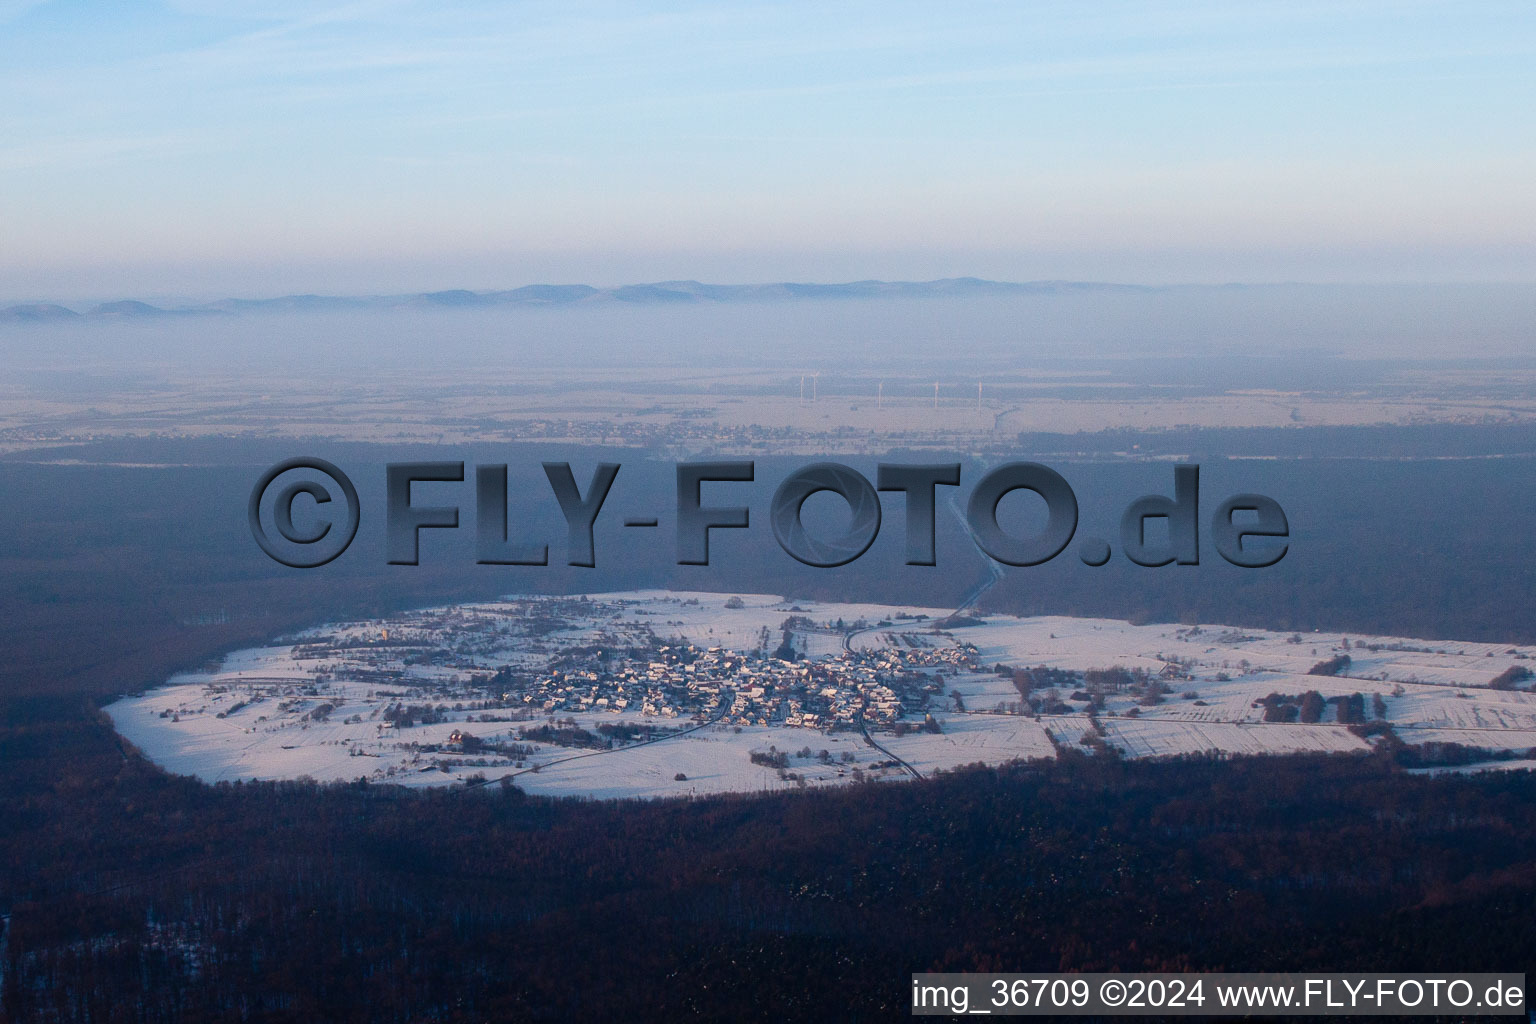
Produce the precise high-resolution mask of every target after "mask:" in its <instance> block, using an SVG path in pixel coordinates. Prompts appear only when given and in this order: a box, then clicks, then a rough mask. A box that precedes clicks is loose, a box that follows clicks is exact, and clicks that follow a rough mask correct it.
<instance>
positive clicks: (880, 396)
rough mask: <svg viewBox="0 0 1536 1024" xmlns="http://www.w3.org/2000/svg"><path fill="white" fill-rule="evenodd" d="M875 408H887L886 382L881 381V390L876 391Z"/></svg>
mask: <svg viewBox="0 0 1536 1024" xmlns="http://www.w3.org/2000/svg"><path fill="white" fill-rule="evenodd" d="M875 408H876V409H884V408H885V381H881V382H880V387H879V389H878V390H876V391H875Z"/></svg>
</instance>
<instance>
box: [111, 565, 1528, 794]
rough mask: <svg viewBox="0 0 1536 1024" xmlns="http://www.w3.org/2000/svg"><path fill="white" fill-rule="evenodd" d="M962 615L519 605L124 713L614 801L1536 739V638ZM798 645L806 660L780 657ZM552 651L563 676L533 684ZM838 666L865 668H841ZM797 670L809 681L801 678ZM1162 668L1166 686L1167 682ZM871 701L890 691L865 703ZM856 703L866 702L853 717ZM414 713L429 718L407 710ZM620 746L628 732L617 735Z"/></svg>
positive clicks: (273, 770)
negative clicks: (663, 668) (1535, 643)
mask: <svg viewBox="0 0 1536 1024" xmlns="http://www.w3.org/2000/svg"><path fill="white" fill-rule="evenodd" d="M946 614H947V613H946V612H945V611H944V610H942V609H921V608H906V607H893V606H886V605H877V604H830V603H813V602H806V601H801V602H799V603H798V604H795V605H789V604H786V603H785V602H784V601H783V600H781V599H780V598H777V597H771V596H763V595H740V596H738V597H734V598H733V597H732V596H731V595H725V594H703V593H672V592H665V591H641V592H630V593H624V594H608V595H594V596H593V597H592V598H591V599H590V600H587V601H583V602H581V603H578V602H576V601H573V600H572V599H540V598H508V599H506V600H505V601H503V602H490V603H485V604H474V605H463V606H455V607H451V608H439V609H427V610H424V611H420V612H413V613H408V614H404V615H400V616H396V617H393V618H391V619H389V620H375V621H370V622H356V623H344V624H330V625H326V626H321V627H317V628H316V629H313V630H309V631H307V632H305V633H304V634H301V635H298V636H294V637H288V638H284V639H283V640H282V642H280V643H274V644H272V645H271V646H267V647H261V648H254V649H251V650H244V651H238V652H235V653H233V654H231V655H229V656H228V657H227V658H225V659H224V660H223V662H222V663H221V664H219V665H217V666H209V667H208V668H207V670H205V671H202V672H196V673H189V674H185V675H181V676H177V677H175V678H173V679H171V680H169V681H168V682H167V683H166V684H165V685H164V686H162V687H159V688H157V689H154V690H151V691H149V692H146V693H142V694H136V695H132V696H128V697H125V698H123V699H121V700H119V701H118V702H116V703H114V704H113V705H111V706H110V707H109V708H108V709H107V712H108V714H109V715H110V716H111V718H112V721H113V723H114V724H115V726H116V727H117V729H118V731H119V732H120V733H121V734H122V735H123V736H124V737H125V738H126V739H127V740H128V741H130V742H131V743H133V744H134V745H135V746H137V747H138V748H139V749H140V750H142V751H143V752H144V753H145V754H146V755H147V756H148V757H150V758H151V759H152V760H154V761H155V762H156V763H157V764H160V765H161V766H163V767H164V768H166V769H167V770H168V771H171V772H175V773H179V774H186V775H193V776H196V777H198V778H201V779H204V780H207V781H210V782H217V781H225V780H235V779H291V778H301V777H309V778H312V779H315V780H317V781H322V782H325V781H351V780H355V779H358V778H364V779H368V780H370V781H374V782H385V783H394V784H402V785H412V786H422V785H444V784H451V783H464V782H474V783H479V782H481V781H482V779H483V780H484V781H485V782H488V783H495V782H497V781H498V780H500V779H502V778H509V779H510V780H511V781H512V782H513V783H515V784H516V785H517V786H518V787H520V788H522V789H524V790H527V791H529V792H534V793H546V794H551V795H569V796H587V797H596V798H611V797H653V796H677V795H688V794H705V793H718V792H757V791H765V790H776V789H782V788H786V787H795V786H808V785H835V784H841V783H848V782H853V781H857V780H879V779H894V778H906V777H910V776H911V775H912V774H914V773H915V774H919V775H928V774H931V773H933V772H935V771H944V770H952V769H954V768H957V767H959V766H962V765H969V764H975V763H978V762H979V763H984V764H1001V763H1004V762H1007V761H1011V760H1016V759H1031V758H1050V757H1054V756H1057V751H1058V749H1060V748H1072V749H1077V750H1083V751H1085V752H1088V753H1090V754H1094V753H1099V752H1102V751H1104V750H1113V751H1118V752H1119V753H1120V754H1122V755H1123V756H1127V757H1158V756H1167V755H1174V754H1183V753H1212V754H1282V753H1293V752H1334V751H1338V752H1344V751H1361V750H1366V749H1368V748H1369V746H1370V745H1371V743H1372V742H1376V740H1375V739H1364V738H1361V736H1360V735H1358V734H1357V732H1355V731H1351V730H1350V729H1349V728H1348V727H1347V726H1346V725H1345V724H1343V723H1342V722H1341V721H1340V716H1341V715H1342V714H1344V708H1345V706H1346V705H1347V704H1348V703H1349V701H1351V700H1354V701H1355V707H1356V708H1357V709H1359V708H1362V707H1363V709H1364V720H1366V721H1367V722H1373V723H1375V724H1376V725H1377V726H1382V725H1385V726H1389V727H1390V729H1391V730H1392V731H1393V732H1395V734H1396V736H1397V737H1398V738H1400V739H1401V740H1402V741H1403V742H1405V743H1425V742H1433V743H1456V744H1461V745H1463V746H1469V747H1476V748H1480V749H1483V750H1488V751H1510V752H1516V753H1521V754H1523V753H1525V752H1526V751H1527V750H1530V749H1532V748H1536V694H1532V693H1530V692H1525V691H1526V690H1528V689H1529V687H1530V686H1531V681H1530V680H1523V681H1519V682H1517V683H1516V685H1517V686H1519V687H1520V689H1518V690H1507V689H1504V690H1494V689H1490V688H1489V684H1490V682H1492V681H1493V680H1494V678H1495V677H1497V676H1499V675H1500V673H1503V672H1505V671H1506V670H1507V669H1510V668H1511V667H1514V668H1516V669H1517V670H1518V669H1519V668H1521V667H1525V666H1530V665H1533V664H1536V649H1532V648H1528V647H1520V646H1510V645H1506V644H1478V643H1462V642H1456V641H1427V640H1413V639H1408V638H1401V637H1361V636H1349V637H1345V636H1343V635H1339V634H1323V633H1310V634H1306V635H1297V634H1285V633H1274V632H1267V631H1263V630H1253V629H1235V628H1228V627H1223V626H1203V627H1184V626H1176V625H1168V624H1163V625H1146V626H1133V625H1130V624H1128V623H1125V622H1119V621H1114V620H1106V619H1074V618H1065V617H1056V616H1048V617H1037V618H1028V619H1020V618H1014V617H1008V616H990V617H988V618H986V619H985V620H984V621H982V622H981V623H980V624H975V625H946V624H945V623H944V622H943V621H942V620H943V619H944V618H945V616H946ZM792 617H793V618H794V619H795V620H796V621H795V624H794V625H793V626H792V627H789V626H788V625H787V622H786V620H789V619H791V618H792ZM781 641H787V642H789V643H790V645H791V646H792V647H793V649H795V650H796V651H797V652H798V653H799V654H800V656H801V659H802V660H800V661H797V662H793V663H789V662H783V661H779V660H776V659H775V657H774V655H773V653H772V652H773V651H774V650H775V649H781V648H780V644H781ZM646 645H649V646H646ZM685 646H687V647H688V648H689V649H690V650H691V651H692V652H693V653H692V654H690V655H689V658H692V657H700V658H703V659H705V660H700V661H699V662H698V663H697V665H694V664H689V665H686V666H685V665H681V664H678V665H673V666H671V667H670V668H668V671H672V670H674V669H675V670H676V672H677V673H679V678H686V679H687V694H686V695H684V694H683V688H682V686H681V684H677V685H676V686H674V688H673V689H671V690H668V689H666V688H665V687H664V686H657V685H655V684H656V679H657V678H658V672H660V669H658V668H657V666H658V665H660V664H661V663H660V662H658V661H651V662H649V663H647V662H646V660H645V659H646V658H648V657H649V658H660V657H662V656H663V655H661V654H657V653H655V652H657V651H661V652H665V651H669V650H670V651H672V652H673V655H671V656H674V657H675V654H676V652H677V651H679V650H682V649H683V648H684V647H685ZM620 649H627V650H629V651H631V654H629V655H627V657H629V658H630V659H631V660H630V661H628V662H624V663H623V665H624V666H629V667H631V668H634V667H635V666H638V667H639V669H641V670H643V669H644V667H645V666H646V665H647V664H649V665H650V666H651V669H652V671H651V676H650V679H649V685H650V689H649V690H646V689H645V686H646V685H648V680H647V679H646V678H644V677H640V678H636V676H637V675H638V674H639V673H638V672H637V671H631V672H629V674H628V675H627V676H625V677H624V678H622V679H619V678H617V675H616V677H615V679H614V680H608V679H599V675H600V673H597V672H591V673H585V669H586V668H588V667H590V666H592V665H594V664H601V665H617V663H615V662H610V661H603V660H602V659H605V658H609V657H610V655H611V652H614V651H618V650H620ZM594 652H596V653H594ZM635 652H639V653H635ZM646 652H651V653H646ZM705 652H708V653H705ZM717 652H719V653H717ZM731 652H742V656H743V657H745V658H746V659H748V660H747V661H746V662H745V664H746V665H747V667H746V668H744V669H743V668H740V667H739V665H740V663H741V660H742V659H741V658H737V662H738V665H737V666H735V667H732V668H731V670H732V671H740V672H745V673H749V674H746V675H738V676H731V677H729V678H726V677H723V676H722V677H721V678H720V679H718V680H714V681H713V682H711V680H710V679H708V678H706V677H707V676H708V675H709V672H710V671H712V670H711V669H710V667H709V666H711V665H713V664H715V663H716V661H717V660H718V659H720V658H724V657H727V656H730V655H731ZM1341 655H1347V656H1348V658H1349V659H1350V660H1349V663H1348V665H1347V666H1346V667H1345V668H1344V670H1343V674H1340V675H1333V676H1330V675H1311V674H1308V670H1309V669H1310V668H1312V667H1313V666H1315V665H1317V664H1318V663H1319V662H1322V661H1326V660H1328V659H1330V658H1334V657H1338V656H1341ZM573 658H578V659H579V658H584V659H586V660H585V661H579V660H576V661H573V660H572V659H573ZM593 659H597V660H596V661H594V660H593ZM710 659H714V660H710ZM685 660H686V659H685ZM553 665H559V666H563V668H564V670H565V674H564V675H561V673H560V672H554V673H553V675H554V678H553V680H551V679H548V678H544V679H541V680H538V681H535V678H534V677H536V676H539V674H540V673H545V674H546V675H548V674H549V673H550V671H551V670H550V666H553ZM700 666H702V667H703V670H702V671H697V672H696V671H695V669H698V668H699V667H700ZM807 666H809V668H807ZM861 666H862V667H861ZM999 666H1002V667H1003V668H1004V671H1003V672H1002V673H1000V672H999V671H998V668H999ZM1117 666H1118V667H1121V668H1124V669H1127V670H1130V671H1132V672H1133V673H1136V679H1137V680H1138V683H1137V688H1136V689H1131V688H1125V689H1115V690H1112V691H1107V692H1098V693H1097V694H1096V695H1095V696H1096V701H1095V702H1094V703H1090V700H1089V694H1088V693H1087V692H1086V690H1085V686H1086V684H1084V683H1083V682H1082V680H1083V678H1084V676H1083V673H1085V672H1088V670H1094V669H1108V668H1111V667H1117ZM728 667H729V666H728ZM1038 667H1044V668H1046V669H1057V670H1063V671H1065V672H1067V673H1071V676H1070V677H1063V676H1054V677H1051V678H1055V679H1058V680H1059V679H1066V678H1070V679H1071V680H1072V681H1070V682H1065V683H1061V684H1059V685H1052V686H1048V687H1045V688H1043V689H1042V688H1041V687H1040V686H1038V685H1036V687H1035V689H1034V691H1033V692H1032V693H1031V694H1030V695H1029V696H1028V697H1027V698H1026V697H1025V696H1024V694H1023V693H1022V692H1021V690H1020V689H1019V688H1018V687H1017V686H1016V685H1015V680H1014V679H1013V678H1012V674H1011V672H1008V671H1007V670H1010V669H1036V668H1038ZM498 670H500V673H499V674H497V673H498ZM770 670H771V671H773V672H779V673H781V674H783V678H778V677H775V678H777V680H778V683H779V687H778V691H777V692H780V693H786V694H792V695H793V696H796V697H797V698H798V699H799V700H804V701H810V700H811V699H813V698H817V695H818V694H819V693H820V694H824V695H825V696H824V698H817V699H822V700H823V703H824V704H827V702H830V704H829V705H828V706H827V707H823V708H822V710H823V712H824V713H823V714H822V715H821V716H820V718H819V720H818V721H817V723H816V725H815V726H814V727H807V726H805V725H796V724H793V723H794V722H795V721H796V720H797V719H796V718H795V715H794V714H793V713H788V709H792V708H797V707H799V706H800V705H799V704H798V703H797V702H796V701H791V700H789V699H787V698H785V699H782V700H775V699H774V698H773V693H774V692H775V687H774V685H773V682H774V680H772V679H769V681H768V685H766V687H764V686H762V685H755V684H760V683H761V682H762V680H764V679H767V678H768V677H767V676H766V675H764V674H759V675H751V674H750V673H751V672H760V673H767V672H769V671H770ZM860 671H862V672H865V673H866V674H865V676H856V675H855V674H854V673H856V672H860ZM683 672H686V673H688V674H687V675H686V676H684V675H682V674H681V673H683ZM838 672H847V673H849V674H848V675H847V676H846V679H844V681H837V680H839V679H843V677H839V676H837V675H836V673H838ZM584 673H585V674H584ZM615 673H617V668H615ZM794 673H799V674H800V675H799V676H798V677H796V676H794ZM808 673H809V674H808ZM818 673H820V674H819V675H818ZM828 673H832V675H831V676H828ZM1090 677H1091V673H1090ZM829 678H831V679H833V680H834V682H835V683H836V685H832V684H829V683H828V679H829ZM877 678H878V680H879V682H878V684H877V683H876V682H874V681H873V680H876V679H877ZM786 679H787V680H789V681H790V682H793V683H794V685H795V686H797V687H799V689H795V690H793V691H791V690H789V689H787V688H786V682H785V680H786ZM898 679H899V680H901V681H899V682H898V681H897V680H898ZM508 680H512V681H510V682H509V681H508ZM572 680H576V681H579V682H580V683H581V684H582V685H581V686H580V687H572V686H571V685H569V683H570V682H571V681H572ZM859 680H864V681H863V682H860V681H859ZM613 684H617V685H616V688H614V686H613ZM920 684H922V686H921V689H919V688H918V687H919V685H920ZM1157 684H1160V685H1157ZM1154 685H1155V688H1156V689H1157V691H1158V696H1156V697H1154V698H1151V699H1147V693H1148V692H1149V688H1150V687H1153V686H1154ZM754 686H755V688H753V687H754ZM829 686H831V688H828V687H829ZM519 687H523V689H519ZM537 687H543V689H537ZM626 687H627V688H626ZM838 687H843V688H842V689H838ZM869 687H876V689H869ZM879 687H896V688H897V689H898V690H899V691H900V692H899V693H898V696H899V697H900V706H899V710H897V711H896V712H894V714H895V716H896V717H895V718H894V719H891V718H890V717H889V714H890V713H889V712H888V715H887V720H885V721H883V722H882V721H878V720H877V719H876V718H875V717H872V716H874V715H875V714H876V708H877V706H879V702H880V701H882V700H885V701H887V703H886V705H884V706H885V707H887V708H889V707H890V705H891V704H892V703H894V702H895V699H894V698H892V697H891V696H890V694H891V691H890V690H889V689H884V690H881V689H879ZM902 687H905V689H901V688H902ZM508 688H511V689H512V690H513V691H515V692H503V691H504V690H507V689H508ZM763 689H766V690H768V691H769V693H768V695H766V696H762V695H760V691H761V690H763ZM834 691H836V694H835V695H834ZM1308 691H1313V692H1315V693H1316V694H1317V695H1318V697H1320V698H1321V700H1322V702H1323V703H1322V706H1323V707H1324V711H1323V713H1322V714H1321V715H1320V716H1315V717H1316V718H1317V720H1316V721H1311V722H1308V721H1305V720H1302V721H1298V720H1296V716H1295V715H1294V714H1292V715H1291V720H1289V721H1285V720H1271V721H1266V703H1265V698H1266V697H1269V695H1271V694H1279V695H1283V696H1285V697H1287V698H1291V699H1295V700H1299V699H1300V697H1301V695H1302V694H1304V693H1306V692H1308ZM748 692H750V693H752V694H753V695H754V696H753V699H752V701H751V702H747V701H746V698H745V696H744V695H745V694H747V693H748ZM881 693H884V694H885V696H884V697H882V696H881ZM551 694H553V696H554V698H555V699H553V700H552V699H550V695H551ZM599 694H602V696H599ZM1356 694H1358V695H1359V697H1358V698H1355V697H1354V695H1356ZM669 695H670V696H669ZM733 698H734V699H735V705H734V706H732V699H733ZM850 699H855V700H858V701H865V702H867V703H863V704H860V705H859V707H860V708H862V709H863V710H862V711H860V712H859V714H857V715H853V716H852V717H850V713H849V712H848V711H847V710H846V708H848V707H850V706H852V705H850V704H849V703H848V700H850ZM1313 700H1314V702H1316V701H1317V698H1313ZM668 702H670V703H668ZM1031 702H1032V703H1031ZM1271 703H1273V700H1272V701H1271ZM672 704H675V705H676V706H675V707H674V706H671V705H672ZM838 707H843V708H845V710H844V711H843V712H842V718H841V719H838V720H834V718H833V714H834V712H835V710H836V709H837V708H838ZM808 708H809V704H807V705H806V709H808ZM412 709H415V710H416V711H417V712H418V720H415V721H412V720H411V719H410V715H408V714H407V715H404V716H403V717H402V712H403V711H410V710H412ZM802 710H804V709H802ZM422 711H425V712H426V714H425V717H422V716H421V714H420V713H421V712H422ZM1357 714H1358V710H1357ZM861 721H862V722H867V723H869V728H870V733H869V735H868V736H866V733H865V731H864V729H863V728H862V727H861V726H860V722H861ZM554 729H564V730H567V731H568V732H569V734H571V735H581V736H584V737H585V738H586V740H590V741H593V742H592V743H591V744H587V745H583V744H582V742H581V741H574V742H573V741H571V740H570V738H569V735H564V734H561V735H557V734H554V733H552V732H551V731H550V730H554ZM616 729H617V730H618V732H615V730H616ZM540 730H543V731H542V732H541V731H540ZM530 733H537V735H529V734H530ZM464 734H469V738H468V739H467V740H466V739H465V738H464ZM605 737H614V738H613V739H611V740H606V741H605V740H604V738H605ZM1085 741H1086V742H1085ZM598 742H612V743H613V746H612V749H596V744H597V743H598ZM754 754H755V755H757V758H756V760H754V758H753V755H754ZM1493 763H1494V764H1504V763H1506V762H1493Z"/></svg>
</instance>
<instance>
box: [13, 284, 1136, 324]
mask: <svg viewBox="0 0 1536 1024" xmlns="http://www.w3.org/2000/svg"><path fill="white" fill-rule="evenodd" d="M1151 290H1153V289H1150V288H1144V287H1141V286H1138V285H1125V284H1098V283H1091V282H1082V281H1029V282H1023V283H1017V282H1009V281H984V280H982V279H980V278H976V277H952V278H946V279H944V280H942V281H853V282H850V283H848V284H791V283H779V284H701V283H699V282H698V281H662V282H659V283H656V284H629V285H622V286H620V287H617V288H594V287H592V286H591V285H585V284H530V285H526V286H524V287H522V288H513V289H510V290H507V291H488V292H473V291H466V290H464V289H454V290H452V291H443V292H419V293H416V294H411V295H375V296H339V295H284V296H282V297H280V298H275V299H220V300H219V301H217V302H207V303H202V304H198V305H183V306H171V307H164V306H152V305H150V304H149V303H147V302H137V301H134V300H131V299H125V300H122V301H120V302H104V303H102V304H100V305H98V306H93V307H91V308H90V309H79V310H77V309H71V308H69V307H67V306H61V305H57V304H54V303H47V302H37V303H30V304H26V305H17V306H7V307H4V308H0V321H4V322H11V323H57V322H61V321H64V322H68V321H78V320H81V319H89V320H142V319H151V318H155V317H184V316H220V315H225V316H227V315H231V314H239V313H253V312H276V313H296V312H329V311H344V310H366V309H400V308H406V309H476V308H488V307H495V306H582V305H595V304H599V303H628V304H632V305H668V304H672V305H683V304H690V303H692V304H708V303H730V302H791V301H800V300H829V299H831V300H837V299H882V298H927V297H941V296H959V297H971V296H992V295H995V296H1007V295H1060V294H1070V293H1081V292H1112V291H1119V292H1139V291H1151Z"/></svg>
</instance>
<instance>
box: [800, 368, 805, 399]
mask: <svg viewBox="0 0 1536 1024" xmlns="http://www.w3.org/2000/svg"><path fill="white" fill-rule="evenodd" d="M800 401H802V402H803V401H805V374H803V373H802V374H801V375H800Z"/></svg>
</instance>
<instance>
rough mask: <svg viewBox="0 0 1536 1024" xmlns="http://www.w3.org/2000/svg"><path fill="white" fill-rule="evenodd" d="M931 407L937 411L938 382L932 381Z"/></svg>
mask: <svg viewBox="0 0 1536 1024" xmlns="http://www.w3.org/2000/svg"><path fill="white" fill-rule="evenodd" d="M933 407H934V408H935V409H937V408H938V407H939V382H938V381H934V382H933Z"/></svg>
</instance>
